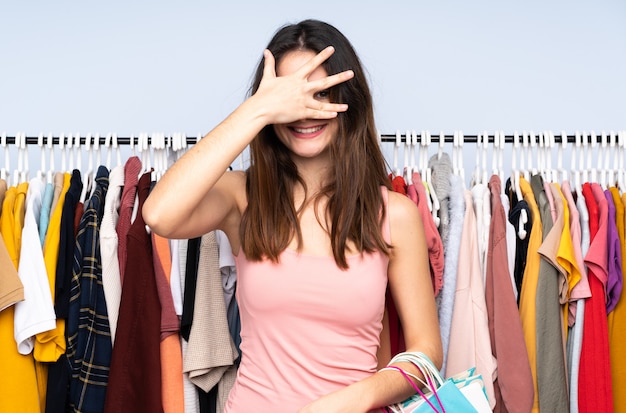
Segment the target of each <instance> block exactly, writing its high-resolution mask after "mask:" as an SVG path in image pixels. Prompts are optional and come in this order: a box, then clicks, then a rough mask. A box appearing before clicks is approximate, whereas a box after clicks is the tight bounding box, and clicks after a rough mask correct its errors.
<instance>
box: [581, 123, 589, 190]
mask: <svg viewBox="0 0 626 413" xmlns="http://www.w3.org/2000/svg"><path fill="white" fill-rule="evenodd" d="M581 145H582V146H581V152H580V165H579V168H581V171H582V175H581V185H584V184H585V183H587V182H589V174H590V172H591V151H590V150H589V141H588V140H587V131H582V134H581ZM581 188H582V186H581Z"/></svg>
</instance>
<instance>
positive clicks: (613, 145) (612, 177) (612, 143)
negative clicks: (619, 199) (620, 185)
mask: <svg viewBox="0 0 626 413" xmlns="http://www.w3.org/2000/svg"><path fill="white" fill-rule="evenodd" d="M611 154H613V162H611V166H610V168H609V176H608V180H609V184H610V185H611V187H617V174H618V172H619V169H617V168H618V166H617V164H618V162H619V150H618V147H617V135H616V133H615V131H611V132H610V133H609V149H608V152H607V162H608V158H610V156H611Z"/></svg>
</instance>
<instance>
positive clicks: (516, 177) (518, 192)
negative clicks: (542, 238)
mask: <svg viewBox="0 0 626 413" xmlns="http://www.w3.org/2000/svg"><path fill="white" fill-rule="evenodd" d="M519 139H520V136H519V133H518V132H517V131H515V133H514V134H513V157H512V171H513V185H512V186H513V188H514V190H515V196H516V197H517V201H518V202H519V201H522V200H523V199H524V196H523V195H522V189H521V187H520V170H519V169H517V167H516V165H515V162H516V160H515V159H516V157H517V152H518V149H519V145H520V143H519ZM520 153H521V156H522V158H523V156H524V153H523V151H521V152H520ZM520 163H521V165H522V166H523V161H522V162H520ZM527 223H528V212H527V211H526V209H525V208H522V210H521V211H520V215H519V219H518V220H517V237H518V238H519V239H522V240H523V239H526V236H527V235H528V231H526V224H527Z"/></svg>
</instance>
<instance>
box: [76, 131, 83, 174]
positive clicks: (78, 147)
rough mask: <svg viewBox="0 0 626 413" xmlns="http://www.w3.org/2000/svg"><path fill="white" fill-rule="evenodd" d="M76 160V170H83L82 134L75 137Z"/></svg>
mask: <svg viewBox="0 0 626 413" xmlns="http://www.w3.org/2000/svg"><path fill="white" fill-rule="evenodd" d="M74 159H76V169H78V170H79V171H81V172H82V170H83V151H82V145H81V144H80V133H77V134H75V135H74Z"/></svg>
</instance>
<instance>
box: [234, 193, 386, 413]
mask: <svg viewBox="0 0 626 413" xmlns="http://www.w3.org/2000/svg"><path fill="white" fill-rule="evenodd" d="M383 198H384V200H385V203H386V202H387V191H386V189H384V190H383ZM383 236H384V237H385V239H386V240H387V242H389V241H390V237H389V224H388V220H387V219H385V221H384V223H383ZM235 262H236V265H237V277H238V281H237V293H236V294H237V300H238V304H239V309H240V316H241V352H242V359H241V364H240V366H239V370H238V372H237V379H236V381H235V384H234V386H233V388H232V390H231V392H230V394H229V398H228V402H227V403H226V408H225V412H226V413H248V412H273V413H276V412H288V413H293V412H296V411H298V409H300V408H302V407H303V406H305V405H306V404H308V403H310V402H311V401H313V400H316V399H317V398H319V397H320V396H323V395H325V394H328V393H330V392H332V391H335V390H338V389H340V388H343V387H345V386H347V385H349V384H351V383H353V382H355V381H358V380H361V379H363V378H365V377H368V376H370V375H372V374H373V373H375V372H376V367H377V359H376V353H377V350H378V346H379V339H380V332H381V329H382V318H383V312H384V307H385V290H386V287H387V266H388V262H389V260H388V258H387V257H386V256H385V255H384V254H382V253H379V252H376V253H372V254H363V255H353V256H349V257H348V264H349V266H350V268H349V269H348V270H345V271H343V270H341V269H339V268H338V267H337V265H336V263H335V260H334V258H333V257H322V256H310V255H303V254H298V253H297V252H295V251H292V250H286V251H284V252H283V253H282V254H281V256H280V263H279V264H274V263H272V262H270V261H261V262H251V261H248V260H247V259H246V258H245V256H244V254H243V253H240V254H239V256H238V257H235Z"/></svg>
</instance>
